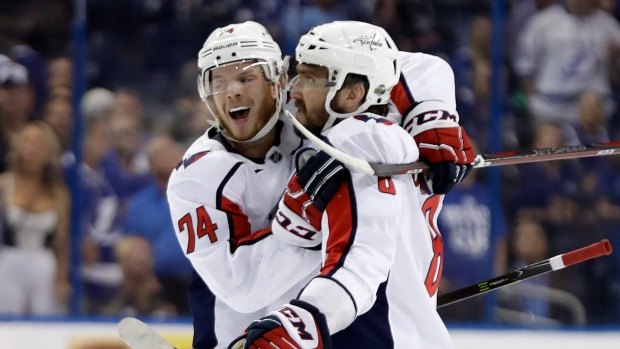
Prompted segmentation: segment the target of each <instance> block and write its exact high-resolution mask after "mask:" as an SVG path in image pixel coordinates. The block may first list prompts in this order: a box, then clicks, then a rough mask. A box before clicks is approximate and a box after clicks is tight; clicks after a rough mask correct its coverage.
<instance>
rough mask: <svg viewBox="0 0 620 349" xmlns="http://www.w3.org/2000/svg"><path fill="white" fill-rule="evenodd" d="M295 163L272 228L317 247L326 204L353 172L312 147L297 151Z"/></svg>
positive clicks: (295, 241) (301, 243) (294, 241)
mask: <svg viewBox="0 0 620 349" xmlns="http://www.w3.org/2000/svg"><path fill="white" fill-rule="evenodd" d="M295 165H296V168H297V173H296V174H295V175H294V176H293V177H292V178H291V179H290V180H289V182H288V185H287V188H286V191H285V192H284V196H283V197H282V200H280V203H279V204H278V212H276V215H275V219H274V221H273V223H272V227H271V228H272V231H273V233H274V234H275V235H276V236H278V237H279V238H281V239H283V240H285V241H287V242H289V243H291V244H294V245H298V246H303V247H315V246H317V245H319V244H320V243H321V240H322V234H321V219H322V217H323V212H324V211H325V207H327V204H328V203H329V202H330V201H331V200H332V198H333V197H334V196H335V195H336V193H337V192H338V189H339V188H340V186H341V184H342V183H343V182H345V181H346V180H347V179H348V178H349V177H350V174H349V171H348V170H347V169H346V167H344V165H343V164H342V163H341V162H340V161H338V160H336V159H334V158H333V157H331V156H330V155H329V154H327V153H325V152H323V151H320V152H317V151H316V150H314V149H311V148H303V149H301V150H299V151H298V152H297V154H296V157H295Z"/></svg>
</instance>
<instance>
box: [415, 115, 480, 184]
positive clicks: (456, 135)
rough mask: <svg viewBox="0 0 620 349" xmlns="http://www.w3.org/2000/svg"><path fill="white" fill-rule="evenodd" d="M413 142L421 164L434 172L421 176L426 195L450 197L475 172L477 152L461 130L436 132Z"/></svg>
mask: <svg viewBox="0 0 620 349" xmlns="http://www.w3.org/2000/svg"><path fill="white" fill-rule="evenodd" d="M413 138H414V139H415V141H416V143H417V145H418V148H419V149H420V160H422V161H424V162H426V163H428V165H429V166H430V169H431V170H430V171H429V172H427V173H426V174H424V176H422V178H423V181H422V182H423V183H424V185H425V187H426V188H425V189H426V191H427V192H429V193H431V194H433V193H434V194H446V193H448V192H449V191H450V190H451V189H452V188H453V187H454V186H455V185H456V184H458V183H459V182H461V181H462V180H463V179H464V178H465V177H467V175H468V174H469V172H470V171H471V169H472V168H473V165H472V164H473V162H474V151H473V150H472V147H471V143H470V142H469V137H468V136H467V133H466V132H465V129H463V128H462V127H461V126H458V127H448V128H433V129H430V130H426V131H422V132H420V133H419V134H418V135H416V136H414V137H413Z"/></svg>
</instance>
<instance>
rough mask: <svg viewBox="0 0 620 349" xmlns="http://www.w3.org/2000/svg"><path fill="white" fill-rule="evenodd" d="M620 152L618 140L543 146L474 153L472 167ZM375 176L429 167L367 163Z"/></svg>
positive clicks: (419, 171)
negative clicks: (551, 146)
mask: <svg viewBox="0 0 620 349" xmlns="http://www.w3.org/2000/svg"><path fill="white" fill-rule="evenodd" d="M614 154H620V142H608V143H597V144H588V145H569V146H565V147H557V148H543V149H532V150H521V151H509V152H501V153H493V154H480V155H476V158H475V159H474V163H473V166H474V168H478V167H491V166H502V165H516V164H523V163H528V162H538V161H552V160H562V159H575V158H583V157H592V156H604V155H614ZM369 165H370V167H371V168H372V169H373V170H374V172H375V173H374V174H375V175H376V176H391V175H396V174H406V173H422V172H427V171H428V170H429V167H428V165H427V164H425V163H424V162H421V161H418V162H412V163H409V164H377V163H369Z"/></svg>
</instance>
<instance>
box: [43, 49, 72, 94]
mask: <svg viewBox="0 0 620 349" xmlns="http://www.w3.org/2000/svg"><path fill="white" fill-rule="evenodd" d="M47 88H48V90H49V96H50V98H53V97H54V96H55V95H57V94H66V93H67V92H68V93H70V94H71V93H72V90H73V63H72V62H71V60H69V59H68V58H64V57H61V58H56V59H53V60H52V61H51V62H50V64H49V74H48V80H47Z"/></svg>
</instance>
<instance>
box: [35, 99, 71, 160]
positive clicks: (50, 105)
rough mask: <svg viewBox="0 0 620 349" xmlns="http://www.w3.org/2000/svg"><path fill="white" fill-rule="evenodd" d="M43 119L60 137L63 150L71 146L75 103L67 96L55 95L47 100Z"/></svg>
mask: <svg viewBox="0 0 620 349" xmlns="http://www.w3.org/2000/svg"><path fill="white" fill-rule="evenodd" d="M42 120H43V121H45V122H47V123H48V124H49V125H50V126H51V127H52V128H53V129H54V131H56V133H57V134H58V136H59V137H60V144H61V146H62V150H63V152H66V151H68V150H69V149H70V147H71V137H72V134H71V132H72V131H73V103H72V101H71V99H69V98H66V97H60V96H59V97H55V98H52V99H50V100H48V101H47V103H46V104H45V109H44V111H43V118H42Z"/></svg>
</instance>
